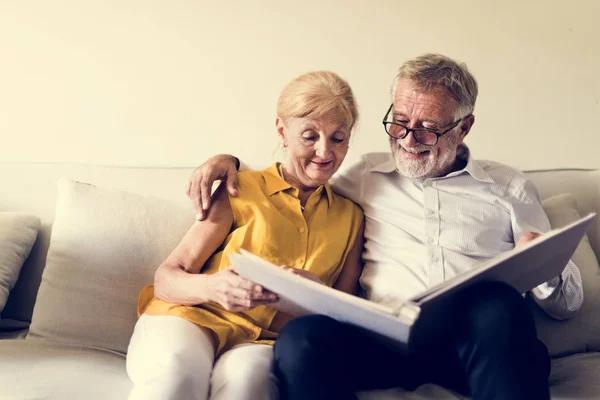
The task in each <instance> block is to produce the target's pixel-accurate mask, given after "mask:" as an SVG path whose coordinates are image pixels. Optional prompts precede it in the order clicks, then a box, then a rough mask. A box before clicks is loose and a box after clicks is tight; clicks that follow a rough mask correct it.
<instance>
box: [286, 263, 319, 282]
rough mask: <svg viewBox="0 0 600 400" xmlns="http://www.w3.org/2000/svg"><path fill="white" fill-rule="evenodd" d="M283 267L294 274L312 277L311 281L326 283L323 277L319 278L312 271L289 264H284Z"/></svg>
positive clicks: (307, 277)
mask: <svg viewBox="0 0 600 400" xmlns="http://www.w3.org/2000/svg"><path fill="white" fill-rule="evenodd" d="M281 268H283V269H284V270H286V271H289V272H291V273H292V274H294V275H299V276H301V277H303V278H306V279H310V280H311V281H314V282H317V283H320V284H321V285H324V283H323V281H322V280H321V279H319V277H318V276H316V275H315V274H313V273H312V272H308V271H306V270H303V269H298V268H292V267H290V266H289V265H282V266H281Z"/></svg>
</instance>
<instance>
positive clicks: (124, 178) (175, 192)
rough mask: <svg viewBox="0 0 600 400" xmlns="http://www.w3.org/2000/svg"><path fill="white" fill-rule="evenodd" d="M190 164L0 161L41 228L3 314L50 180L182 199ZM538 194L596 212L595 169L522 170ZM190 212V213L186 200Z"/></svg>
mask: <svg viewBox="0 0 600 400" xmlns="http://www.w3.org/2000/svg"><path fill="white" fill-rule="evenodd" d="M192 169H193V168H192V167H189V168H187V167H183V168H127V167H105V166H93V165H76V164H50V163H0V182H2V194H1V195H0V211H20V212H25V213H30V214H35V215H38V216H39V217H40V218H41V220H42V230H41V232H40V234H39V236H38V240H37V241H36V244H35V246H34V249H33V250H32V253H31V255H30V256H29V258H28V260H27V262H26V263H25V265H24V266H23V269H22V270H21V274H20V277H19V280H18V282H17V285H16V286H15V288H14V289H13V290H12V292H11V294H10V296H9V299H8V303H7V305H6V308H5V310H4V312H3V315H2V318H3V319H14V320H18V321H24V322H29V321H31V315H32V311H33V306H34V303H35V298H36V294H37V290H38V287H39V284H40V281H41V275H42V271H43V268H44V265H45V258H46V252H47V250H48V246H49V243H50V233H51V227H52V221H53V218H54V207H55V203H56V194H57V186H56V182H57V181H58V179H59V178H61V177H66V178H68V179H72V180H78V181H82V182H89V183H92V184H94V185H96V186H98V187H102V188H107V189H117V190H124V191H128V192H131V193H137V194H141V195H144V196H153V197H158V198H164V199H167V200H170V201H173V202H176V203H181V204H188V203H189V200H188V199H187V197H186V196H185V194H184V190H185V185H186V183H187V178H188V176H189V173H190V172H191V171H192ZM527 174H528V176H529V177H530V178H531V179H532V180H533V181H534V182H535V183H536V185H537V186H538V188H539V191H540V196H541V198H542V199H544V198H547V197H551V196H553V195H556V194H560V193H564V192H570V193H572V194H573V195H574V196H575V198H576V200H577V205H578V208H579V211H580V213H581V214H586V213H588V212H590V211H596V212H598V213H600V171H584V170H551V171H533V172H528V173H527ZM188 205H189V209H190V213H193V212H194V211H193V209H192V207H191V204H188ZM588 235H589V238H590V242H591V245H592V248H593V250H594V252H595V253H596V257H598V256H599V255H600V218H598V219H596V221H595V222H594V225H593V226H592V228H591V229H590V231H589V232H588Z"/></svg>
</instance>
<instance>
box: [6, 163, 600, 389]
mask: <svg viewBox="0 0 600 400" xmlns="http://www.w3.org/2000/svg"><path fill="white" fill-rule="evenodd" d="M189 171H190V169H189V168H183V169H166V168H165V169H163V168H114V167H100V166H83V165H68V164H37V163H30V164H29V163H4V164H2V163H0V182H1V183H2V192H1V193H0V212H2V211H20V212H25V213H28V214H33V215H37V216H39V217H40V218H41V220H42V227H41V229H40V232H39V235H38V238H37V241H36V243H35V246H34V248H33V250H32V252H31V254H30V256H29V257H28V259H27V261H26V262H25V265H24V266H23V268H22V270H21V273H20V276H19V279H18V281H17V283H16V286H15V287H14V289H13V290H12V291H11V293H10V296H9V298H8V303H7V305H6V308H5V309H4V311H3V312H2V319H1V320H0V338H1V340H0V382H1V383H0V399H53V400H54V399H55V400H71V399H73V400H75V399H76V400H80V399H90V400H93V399H126V398H127V394H128V391H129V390H130V385H131V384H130V382H129V379H128V377H127V375H126V371H125V356H124V354H123V353H124V352H125V351H126V348H127V340H128V337H129V335H130V334H131V331H132V329H133V325H134V323H135V311H134V310H135V304H136V298H135V297H136V294H137V292H138V291H139V289H140V288H141V287H142V286H143V285H144V284H146V283H149V282H151V280H152V273H153V270H154V269H155V268H156V266H157V265H158V263H159V262H160V261H161V260H162V258H163V257H164V256H166V254H168V252H169V251H170V249H171V248H172V247H173V246H174V245H175V244H176V243H177V242H178V240H179V238H180V236H181V235H182V234H183V232H185V230H186V229H187V227H188V226H189V225H190V224H191V223H192V221H193V212H192V210H191V207H190V205H189V204H188V200H187V198H186V197H185V196H184V194H183V192H184V185H185V183H186V180H187V176H188V174H189ZM528 175H529V176H530V177H531V178H532V179H533V180H534V181H535V182H536V183H537V184H538V186H539V189H540V194H541V197H542V198H543V199H546V200H545V202H544V206H545V208H546V209H547V213H548V214H549V216H550V218H551V222H552V223H553V225H555V226H557V225H562V224H564V223H566V222H569V221H570V220H571V219H573V218H575V217H576V216H577V214H578V213H577V212H578V211H579V213H581V214H584V213H587V212H590V211H596V212H599V211H600V171H599V172H596V171H578V170H564V171H542V172H531V173H528ZM61 177H65V178H68V179H71V180H77V181H81V182H89V183H92V184H93V185H96V186H97V187H98V188H95V187H94V186H90V185H85V184H81V183H76V182H73V181H68V180H64V179H63V180H61V181H60V184H58V185H57V181H58V180H59V178H61ZM122 191H125V192H128V193H124V192H122ZM130 193H133V194H130ZM562 193H572V195H573V196H569V195H564V196H558V197H556V195H559V194H562ZM57 196H58V197H57ZM53 224H54V227H53ZM51 230H52V236H51ZM588 236H589V242H588V241H587V239H585V240H584V241H583V242H582V243H581V245H580V246H579V248H578V250H577V253H576V255H575V261H576V263H577V264H578V266H579V267H580V269H581V270H582V275H583V279H584V286H585V296H586V303H585V305H584V308H583V309H582V310H581V312H580V313H579V314H578V315H577V316H576V317H575V318H574V319H572V320H570V321H568V322H557V321H552V320H550V319H548V318H546V317H545V316H544V315H543V314H541V313H540V312H539V311H538V310H537V309H536V308H535V307H533V310H534V313H535V315H536V319H537V322H538V329H539V334H540V336H541V338H542V339H543V340H544V341H545V342H546V343H547V345H548V347H549V349H550V351H551V353H552V354H553V356H554V360H553V372H552V375H551V377H550V385H551V390H552V394H553V398H554V399H583V398H587V399H594V398H600V378H599V377H600V353H598V351H600V320H599V318H598V317H597V312H598V311H600V269H599V267H598V261H597V260H596V255H598V254H599V252H600V219H598V220H596V221H595V222H594V225H593V227H592V228H591V229H590V231H589V232H588ZM51 238H52V241H51ZM49 245H51V246H50V251H48V247H49ZM44 268H45V270H44ZM42 272H44V274H43V275H42ZM40 282H41V285H40ZM38 289H39V292H38ZM36 295H37V300H36ZM32 316H33V322H32V323H31V325H30V322H31V321H32ZM29 328H30V335H29V336H28V337H27V338H25V337H26V335H27V332H28V329H29ZM361 398H362V399H380V400H381V399H430V398H448V399H455V398H460V397H459V396H456V395H455V394H452V393H450V392H448V391H445V390H444V389H442V388H439V387H436V386H433V385H426V386H423V387H421V388H419V389H418V390H417V391H416V392H410V393H407V392H403V391H400V390H391V391H383V392H371V393H363V394H361Z"/></svg>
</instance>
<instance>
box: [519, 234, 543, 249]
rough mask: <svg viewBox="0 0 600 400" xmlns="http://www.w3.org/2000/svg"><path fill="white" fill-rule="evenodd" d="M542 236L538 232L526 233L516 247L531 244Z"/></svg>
mask: <svg viewBox="0 0 600 400" xmlns="http://www.w3.org/2000/svg"><path fill="white" fill-rule="evenodd" d="M539 236H541V233H538V232H525V233H524V234H522V235H521V238H520V239H519V241H518V242H517V243H515V247H521V246H524V245H526V244H527V243H529V242H531V241H532V240H533V239H535V238H537V237H539Z"/></svg>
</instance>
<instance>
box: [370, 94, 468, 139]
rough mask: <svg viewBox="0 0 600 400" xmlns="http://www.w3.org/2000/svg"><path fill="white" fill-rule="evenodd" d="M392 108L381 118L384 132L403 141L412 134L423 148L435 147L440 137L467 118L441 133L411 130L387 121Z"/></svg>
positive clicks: (428, 130)
mask: <svg viewBox="0 0 600 400" xmlns="http://www.w3.org/2000/svg"><path fill="white" fill-rule="evenodd" d="M392 107H394V104H391V105H390V108H388V110H387V112H386V113H385V116H384V117H383V121H382V122H383V127H384V128H385V132H386V133H387V134H388V135H389V136H391V137H393V138H394V139H404V138H405V137H406V136H407V135H408V134H409V133H411V132H412V133H413V136H414V137H415V140H416V141H417V142H419V143H421V144H424V145H425V146H435V145H436V143H437V142H438V139H439V138H440V137H441V136H444V135H445V134H446V133H448V132H450V131H451V130H452V129H454V128H456V127H457V126H458V124H460V122H461V121H462V120H463V119H465V118H466V117H468V115H467V116H464V117H462V118H459V119H458V120H456V121H455V122H453V123H452V124H451V125H450V127H449V128H448V129H446V130H444V131H442V132H437V131H434V130H432V129H428V128H415V129H411V128H409V127H408V126H406V125H402V124H399V123H397V122H392V121H388V120H387V119H388V116H389V115H390V111H392Z"/></svg>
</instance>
